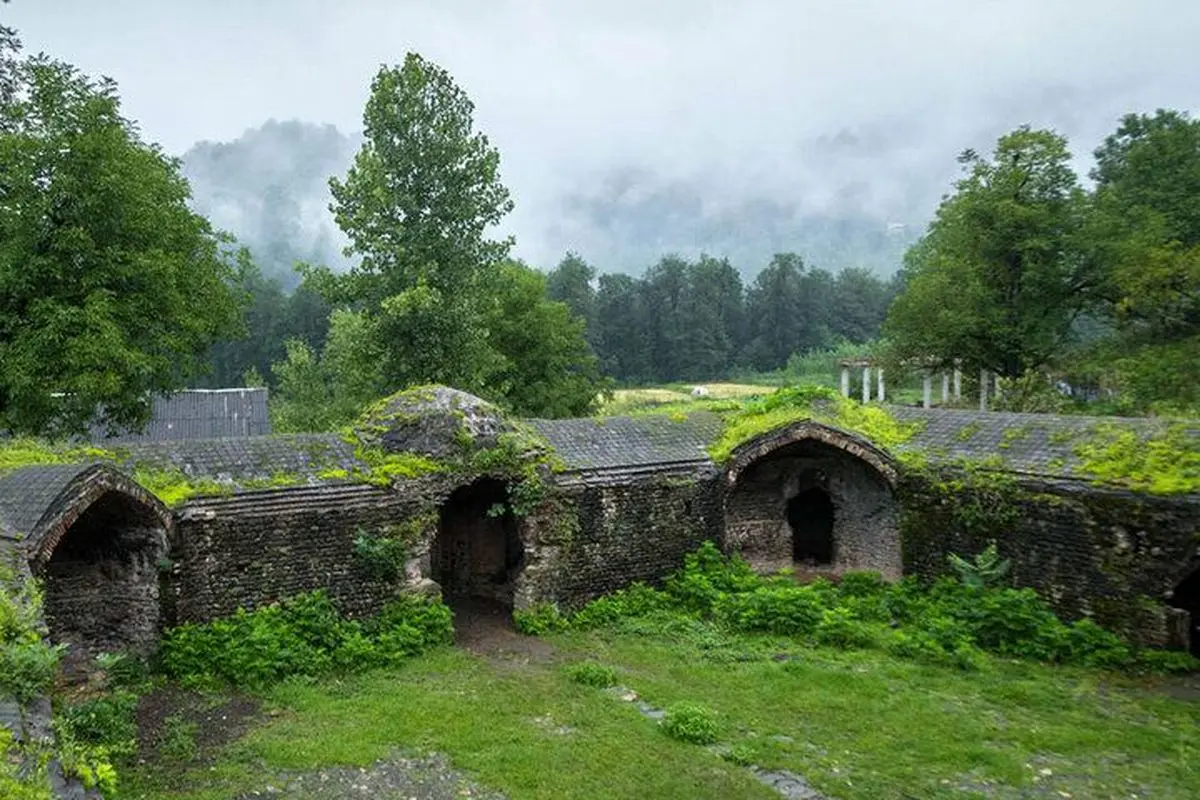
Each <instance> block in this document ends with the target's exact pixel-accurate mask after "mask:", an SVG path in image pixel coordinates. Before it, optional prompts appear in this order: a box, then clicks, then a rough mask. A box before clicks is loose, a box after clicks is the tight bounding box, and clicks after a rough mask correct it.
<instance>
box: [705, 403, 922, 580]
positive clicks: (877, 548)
mask: <svg viewBox="0 0 1200 800" xmlns="http://www.w3.org/2000/svg"><path fill="white" fill-rule="evenodd" d="M895 476H896V472H895V467H894V465H893V464H892V461H891V459H890V457H888V455H887V454H886V453H884V452H883V451H881V450H879V449H878V448H876V447H874V446H873V445H871V444H870V443H869V442H867V441H865V440H863V439H861V438H859V437H857V436H854V435H852V434H849V433H847V432H845V431H841V430H838V429H836V428H831V427H828V426H825V425H821V424H818V423H815V422H811V421H805V422H800V423H797V424H795V425H791V426H788V427H786V428H783V429H780V430H776V431H772V432H770V433H768V434H765V435H763V436H760V437H758V438H756V439H754V440H752V441H750V442H747V443H746V444H744V445H742V446H741V447H739V448H738V449H737V450H735V451H734V453H733V455H732V456H731V457H730V460H729V464H728V466H727V468H726V472H725V478H726V487H727V493H726V498H725V532H726V547H727V549H729V550H732V551H736V552H739V553H740V554H741V555H742V556H743V557H745V558H746V560H747V561H749V562H750V564H751V565H753V566H754V567H756V568H758V569H760V570H763V571H773V570H778V569H781V568H783V567H795V568H796V569H797V570H798V572H802V573H804V574H811V573H815V574H831V575H836V574H839V573H841V572H845V571H848V570H875V571H878V572H880V573H882V574H884V575H885V576H887V577H893V578H894V577H899V575H900V573H901V571H902V563H901V554H900V534H899V526H898V520H897V503H896V499H895V496H894V494H893V484H894V481H895Z"/></svg>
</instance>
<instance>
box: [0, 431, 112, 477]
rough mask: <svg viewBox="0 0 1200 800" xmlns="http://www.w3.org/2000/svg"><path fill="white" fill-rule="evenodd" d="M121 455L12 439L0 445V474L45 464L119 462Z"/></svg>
mask: <svg viewBox="0 0 1200 800" xmlns="http://www.w3.org/2000/svg"><path fill="white" fill-rule="evenodd" d="M119 457H120V454H119V453H118V452H116V451H112V450H104V449H102V448H99V447H91V446H79V445H67V444H52V443H50V442H44V441H41V440H39V439H10V440H8V441H5V442H3V443H2V444H0V474H3V473H5V472H9V471H11V470H14V469H21V468H22V467H33V466H40V465H43V464H82V463H86V462H89V461H117V460H118V459H119Z"/></svg>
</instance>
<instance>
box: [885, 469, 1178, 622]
mask: <svg viewBox="0 0 1200 800" xmlns="http://www.w3.org/2000/svg"><path fill="white" fill-rule="evenodd" d="M994 492H995V490H989V489H983V488H980V489H974V490H972V489H971V488H966V489H962V490H959V491H958V492H956V494H955V496H954V497H950V498H948V497H947V496H946V494H945V490H944V489H938V488H936V487H935V486H933V485H931V483H930V481H929V479H928V478H926V477H923V476H918V475H910V476H908V477H906V478H905V479H903V480H902V482H901V486H900V500H901V503H902V506H903V509H904V511H903V515H904V516H903V520H904V521H903V524H902V533H903V547H904V569H905V572H906V573H911V574H918V575H924V576H926V577H933V576H936V575H940V574H943V573H945V572H946V571H947V560H946V559H947V556H948V555H949V554H950V553H976V552H979V551H980V550H982V549H983V548H984V547H986V546H987V544H988V542H989V541H995V542H996V543H997V549H998V550H999V551H1000V553H1001V554H1002V555H1003V556H1005V557H1006V558H1009V559H1010V560H1011V562H1012V578H1013V581H1014V582H1015V583H1016V584H1017V585H1019V586H1032V587H1034V588H1036V589H1037V590H1038V592H1039V593H1040V594H1042V595H1043V596H1044V597H1045V598H1046V599H1047V600H1049V601H1050V602H1051V603H1052V604H1053V605H1054V606H1055V608H1056V609H1057V610H1058V612H1059V613H1060V614H1062V615H1063V616H1065V617H1068V618H1079V617H1083V616H1091V617H1094V618H1095V619H1096V621H1097V622H1100V623H1101V624H1103V625H1106V626H1109V627H1111V628H1113V629H1115V630H1117V631H1119V632H1121V633H1123V634H1125V635H1126V636H1128V637H1129V638H1130V639H1132V640H1135V641H1140V642H1143V643H1146V644H1155V645H1162V644H1173V645H1184V644H1185V643H1186V641H1187V639H1186V628H1187V616H1186V614H1184V613H1182V612H1178V611H1175V610H1174V609H1172V608H1170V607H1169V606H1166V605H1164V604H1163V600H1164V599H1169V598H1170V596H1171V594H1172V592H1173V590H1174V589H1175V588H1176V587H1177V586H1179V584H1180V583H1182V581H1183V580H1184V579H1185V578H1186V577H1188V575H1189V574H1191V573H1193V572H1194V571H1195V570H1196V569H1197V568H1198V566H1200V560H1198V556H1197V533H1198V532H1200V498H1197V497H1195V496H1185V497H1156V496H1153V495H1145V494H1139V493H1134V492H1129V491H1123V490H1118V489H1112V488H1104V487H1100V486H1094V485H1091V484H1088V483H1086V482H1083V481H1064V480H1056V481H1050V480H1041V479H1035V478H1026V479H1023V480H1019V481H1017V482H1016V483H1015V484H1014V485H1013V486H1012V487H1010V488H1008V489H1006V490H1004V491H1003V492H1002V495H1003V498H1002V499H1003V502H1006V503H1011V504H1012V507H1011V509H1009V510H1006V511H1003V512H1002V513H1000V512H998V511H994V512H991V513H989V512H988V511H987V510H986V509H989V508H991V507H993V505H994V504H995V502H996V500H997V499H998V498H997V497H996V496H995V495H994ZM963 507H967V508H970V509H974V510H975V511H974V513H970V514H967V515H966V518H964V514H963V513H962V511H961V509H962V508H963Z"/></svg>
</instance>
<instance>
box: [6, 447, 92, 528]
mask: <svg viewBox="0 0 1200 800" xmlns="http://www.w3.org/2000/svg"><path fill="white" fill-rule="evenodd" d="M90 466H91V465H90V464H45V465H40V466H33V467H23V468H21V469H17V470H13V471H12V472H9V473H6V474H3V475H0V531H4V532H3V533H0V536H7V538H16V537H18V536H28V535H29V533H30V532H31V531H32V530H33V529H34V528H35V527H36V526H37V523H38V520H40V519H41V518H42V517H43V516H44V515H45V513H46V511H47V509H49V508H50V505H51V503H53V502H54V501H55V500H56V499H57V498H58V496H59V495H60V494H62V492H63V490H64V489H66V488H67V486H68V485H69V484H70V483H71V481H73V480H75V478H76V477H77V476H78V475H79V474H80V473H82V472H84V471H86V470H87V469H89V468H90Z"/></svg>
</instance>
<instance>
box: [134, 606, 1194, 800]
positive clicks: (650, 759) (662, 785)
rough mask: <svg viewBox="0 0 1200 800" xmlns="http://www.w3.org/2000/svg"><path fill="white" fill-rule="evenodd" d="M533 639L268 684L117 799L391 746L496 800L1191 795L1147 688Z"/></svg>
mask: <svg viewBox="0 0 1200 800" xmlns="http://www.w3.org/2000/svg"><path fill="white" fill-rule="evenodd" d="M548 641H549V643H550V645H551V646H552V652H553V655H552V657H551V658H549V659H541V660H538V659H533V660H519V659H512V658H506V657H502V656H501V655H496V654H493V655H491V656H477V655H472V654H469V653H467V652H464V651H462V650H458V649H448V648H447V649H442V650H438V651H435V652H432V653H429V654H426V655H424V656H422V657H419V658H415V659H413V660H412V661H411V662H409V663H407V664H405V665H404V666H403V667H401V668H398V669H395V670H390V671H386V672H376V673H372V674H368V675H362V676H356V677H351V678H346V679H341V680H332V679H331V680H326V681H319V682H290V683H287V684H284V685H281V686H279V687H277V688H276V689H274V690H273V691H271V692H270V693H269V694H268V695H267V696H266V698H265V701H266V709H267V712H266V714H264V717H263V719H264V721H263V722H262V723H261V724H259V725H257V726H256V727H255V728H253V729H252V730H251V731H250V732H249V733H248V734H247V735H246V736H244V737H243V738H242V739H240V740H239V741H237V742H235V743H233V744H232V745H228V746H226V747H225V748H224V749H223V750H221V751H220V753H219V756H218V758H217V760H216V761H215V762H214V763H205V764H201V765H198V766H193V767H192V768H191V769H186V768H184V767H182V766H179V765H171V764H155V763H150V764H144V765H142V766H140V767H135V768H127V769H125V770H124V771H123V772H122V780H123V783H124V787H125V791H124V793H123V797H129V798H167V797H170V798H195V799H196V800H199V799H200V798H206V799H208V798H212V799H214V800H215V798H228V797H231V796H234V795H236V794H238V793H240V792H244V791H250V790H256V789H257V790H261V789H263V788H264V787H265V786H266V785H267V784H269V783H270V780H271V776H272V775H274V774H277V773H278V771H279V770H312V769H316V768H320V767H329V766H334V765H368V764H370V763H372V762H374V761H375V760H376V759H379V758H382V757H385V756H387V755H388V754H389V753H392V752H394V751H395V750H397V749H401V750H410V751H424V750H431V751H437V752H441V753H445V754H447V755H448V756H449V757H450V758H451V759H452V761H453V763H454V765H455V766H456V767H458V768H460V769H462V770H465V771H466V772H467V773H469V775H470V776H471V777H473V778H474V779H476V780H478V781H479V782H480V783H482V784H483V785H485V786H487V787H489V788H491V789H495V790H498V791H502V792H504V793H506V794H507V795H508V796H509V797H511V798H514V800H518V799H519V798H555V799H556V800H557V799H558V798H588V800H601V799H602V798H639V800H651V799H653V798H760V797H761V798H769V797H778V795H776V794H775V793H774V792H773V791H772V790H771V789H769V788H768V787H766V786H764V785H763V784H761V783H759V782H758V781H757V780H756V779H755V778H754V777H753V776H752V775H751V773H750V771H749V770H748V769H747V768H746V767H745V766H743V765H744V764H747V763H753V764H757V765H760V766H763V767H766V768H774V769H788V770H791V771H793V772H796V773H799V774H801V775H804V776H805V777H807V778H808V780H809V782H810V783H811V784H812V785H813V786H814V787H816V788H817V789H819V790H821V791H822V792H824V793H826V794H827V795H828V796H829V797H833V798H845V799H847V800H849V799H850V798H864V799H865V798H943V797H944V798H951V797H953V798H966V797H982V798H991V797H996V798H1026V797H1047V798H1062V797H1074V798H1089V799H1092V800H1102V799H1103V798H1180V800H1184V798H1187V799H1188V800H1191V799H1192V798H1196V797H1200V701H1197V700H1196V699H1195V697H1196V695H1193V699H1174V698H1172V697H1171V696H1169V694H1168V693H1167V692H1165V691H1163V688H1162V686H1161V685H1152V684H1151V683H1150V682H1149V681H1148V680H1147V681H1144V682H1139V681H1135V680H1134V679H1131V678H1122V677H1119V676H1112V675H1109V674H1106V673H1102V672H1096V671H1088V670H1080V669H1067V668H1051V667H1043V666H1038V665H1034V664H1029V663H1014V662H1007V661H1001V660H991V659H989V660H988V661H987V663H986V664H985V666H984V668H983V669H982V670H980V671H978V672H959V671H956V670H954V669H952V668H946V667H933V666H924V665H920V664H917V663H913V662H909V661H904V660H898V659H896V658H893V657H890V656H887V655H885V654H882V653H879V652H875V651H854V652H842V651H837V650H831V649H812V648H808V647H804V646H801V645H799V644H796V643H794V642H791V641H788V640H779V639H775V638H771V637H762V636H755V637H748V636H738V635H733V634H728V633H725V632H723V631H720V630H718V629H717V628H715V627H712V626H710V625H707V624H705V623H700V622H681V621H673V622H664V621H659V622H654V621H650V620H630V621H626V622H625V623H623V627H622V628H620V629H614V630H604V631H597V632H591V633H577V632H576V633H567V634H559V635H555V636H552V637H549V639H548ZM581 660H594V661H598V662H600V663H602V664H605V665H608V666H611V667H614V668H615V669H616V670H617V674H618V680H619V682H620V683H621V684H622V685H623V686H627V687H629V688H631V689H633V690H635V691H636V692H638V693H639V694H640V695H641V696H642V698H643V699H645V700H646V701H648V702H650V703H651V704H652V705H655V706H657V707H666V706H669V705H670V704H671V703H674V702H677V701H682V700H688V701H695V702H700V703H704V704H706V705H708V706H709V707H710V708H712V709H713V710H715V711H716V712H717V715H718V719H719V720H720V741H721V742H722V744H723V745H725V749H726V753H725V755H724V756H722V755H721V754H719V753H718V752H714V751H713V750H710V749H708V748H704V747H700V746H697V745H690V744H684V743H681V742H677V741H675V740H673V739H671V738H669V737H668V736H667V735H665V734H664V733H663V732H662V730H660V728H659V727H658V725H657V724H656V723H655V722H654V721H652V720H650V719H647V718H646V717H644V716H642V714H640V713H639V712H638V711H637V709H635V708H634V707H633V705H632V704H631V703H629V702H623V701H622V700H621V699H619V698H618V697H616V696H614V695H613V694H612V693H609V692H605V691H603V690H601V689H596V688H592V687H588V686H582V685H578V684H575V683H573V682H571V681H570V680H569V678H568V677H567V676H566V675H565V674H564V670H563V667H564V665H566V664H570V663H574V662H577V661H581ZM1176 680H1178V679H1176ZM1164 682H1165V681H1159V683H1160V684H1162V683H1164Z"/></svg>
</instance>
